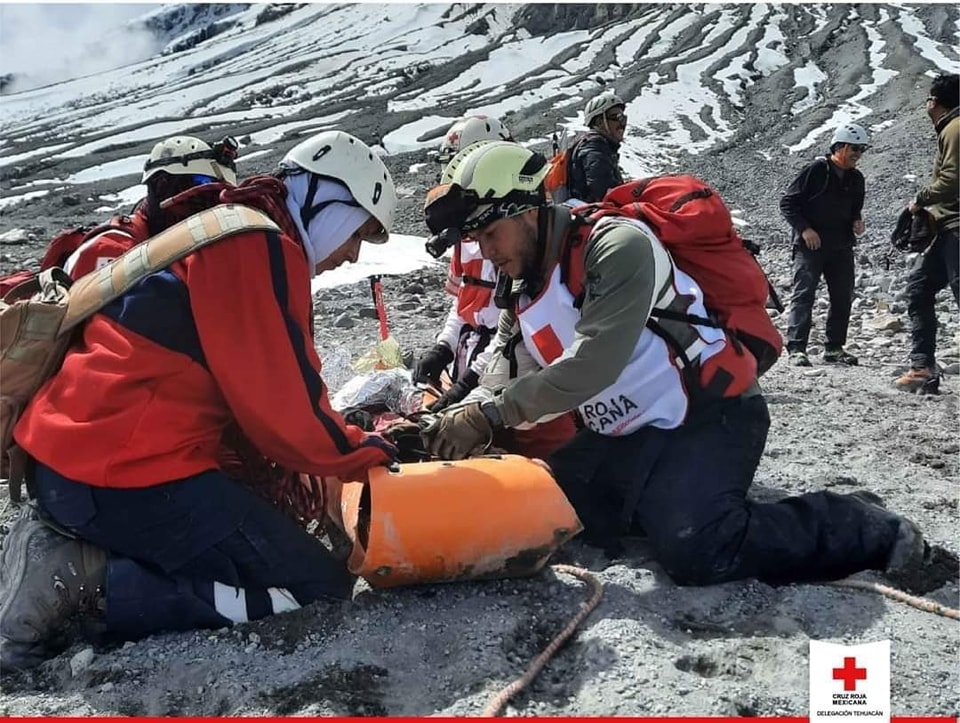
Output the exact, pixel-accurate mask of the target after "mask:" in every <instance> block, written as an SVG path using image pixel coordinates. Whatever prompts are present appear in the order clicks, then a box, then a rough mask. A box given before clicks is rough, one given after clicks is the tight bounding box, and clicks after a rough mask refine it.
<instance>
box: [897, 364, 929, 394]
mask: <svg viewBox="0 0 960 723" xmlns="http://www.w3.org/2000/svg"><path fill="white" fill-rule="evenodd" d="M893 386H894V388H895V389H898V390H899V391H901V392H911V393H912V394H937V393H939V392H940V375H939V374H935V373H933V372H931V371H930V370H929V369H927V368H923V369H911V370H910V371H908V372H907V373H906V374H904V375H903V376H902V377H900V378H899V379H897V380H896V381H894V383H893Z"/></svg>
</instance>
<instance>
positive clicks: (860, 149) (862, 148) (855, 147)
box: [847, 143, 870, 153]
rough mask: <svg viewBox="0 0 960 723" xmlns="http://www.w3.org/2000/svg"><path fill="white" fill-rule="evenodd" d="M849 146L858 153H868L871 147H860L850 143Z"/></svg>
mask: <svg viewBox="0 0 960 723" xmlns="http://www.w3.org/2000/svg"><path fill="white" fill-rule="evenodd" d="M847 145H848V146H850V149H851V150H854V151H856V152H857V153H866V151H867V149H868V148H869V147H870V146H865V145H860V144H858V143H848V144H847Z"/></svg>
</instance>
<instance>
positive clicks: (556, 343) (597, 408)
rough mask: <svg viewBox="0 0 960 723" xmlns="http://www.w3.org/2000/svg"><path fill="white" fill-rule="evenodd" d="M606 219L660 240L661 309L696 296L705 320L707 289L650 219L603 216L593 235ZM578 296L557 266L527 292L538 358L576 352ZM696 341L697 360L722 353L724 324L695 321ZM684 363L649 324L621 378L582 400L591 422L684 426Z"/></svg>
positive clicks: (605, 430)
mask: <svg viewBox="0 0 960 723" xmlns="http://www.w3.org/2000/svg"><path fill="white" fill-rule="evenodd" d="M607 223H630V224H632V225H635V226H638V227H640V229H641V230H642V231H643V232H644V233H645V234H646V235H647V236H649V237H650V238H651V239H653V244H652V246H653V249H654V256H655V260H656V262H655V266H656V274H657V282H656V288H657V289H658V290H659V291H658V296H657V300H656V302H655V304H654V306H655V307H656V308H661V309H665V308H667V307H668V306H669V305H670V303H671V302H672V301H673V300H674V299H675V298H676V297H677V296H678V295H681V294H682V295H683V296H685V297H687V298H688V299H690V300H691V302H690V305H689V306H688V307H687V308H686V309H685V311H686V313H688V314H691V315H696V316H701V317H706V316H707V315H708V314H707V310H706V309H705V308H704V305H703V292H702V291H701V290H700V287H699V286H698V285H697V283H696V282H695V281H694V280H693V279H692V278H690V277H689V276H688V275H687V274H685V273H683V272H682V271H680V269H678V268H677V267H676V266H674V264H673V260H672V259H671V258H670V255H669V253H667V251H666V249H664V248H663V246H662V244H661V243H660V242H659V241H658V240H657V239H656V236H655V235H654V233H653V231H652V230H651V229H650V228H649V227H648V226H646V225H645V224H643V223H641V222H639V221H634V220H632V219H622V218H616V219H601V221H599V222H598V223H597V225H596V227H595V228H594V229H593V232H592V233H591V236H593V234H596V233H597V232H598V231H600V230H601V229H603V228H605V226H606V224H607ZM574 301H575V299H574V297H573V294H571V293H570V291H569V290H568V289H567V288H566V286H564V285H563V283H561V281H560V266H559V264H558V265H557V266H555V267H554V269H553V272H552V273H551V275H550V279H549V281H548V282H547V285H546V287H545V288H544V289H543V290H542V291H541V292H540V294H538V295H537V297H536V298H535V299H530V298H529V297H527V296H521V297H520V299H519V302H518V305H517V319H518V321H519V324H520V331H521V333H522V335H523V343H524V346H525V347H526V348H527V350H528V351H529V352H530V354H531V355H532V356H533V357H534V359H536V360H537V362H538V363H539V364H540V365H541V366H543V367H546V366H548V365H550V364H553V363H557V362H559V361H561V360H563V359H566V358H568V357H572V356H574V350H573V344H574V340H575V338H576V334H575V327H576V324H577V322H578V321H579V320H580V310H579V309H577V308H575V307H574ZM689 326H690V327H692V328H693V329H694V330H695V331H694V333H693V334H691V336H692V338H693V341H692V342H691V343H690V344H689V345H688V346H687V348H686V349H685V350H684V351H685V353H686V356H687V358H688V359H690V361H691V362H695V361H696V360H698V359H699V360H700V361H701V362H704V361H706V360H707V359H709V358H710V357H712V356H713V355H714V354H717V353H719V352H720V351H722V350H723V348H724V346H725V344H726V343H727V341H726V336H725V334H724V332H723V330H721V329H717V328H714V327H709V326H700V325H692V324H691V325H689ZM682 364H683V362H682V361H681V360H680V359H679V358H678V357H677V355H676V354H675V353H674V351H673V350H672V349H671V348H670V347H669V346H668V345H667V343H666V342H665V341H664V340H663V339H661V338H660V337H659V336H657V335H656V334H655V333H654V332H652V331H651V330H650V329H649V328H646V327H645V328H644V329H643V331H642V332H641V334H640V338H639V339H638V340H637V345H636V346H635V347H634V350H633V353H631V355H630V358H629V360H628V361H627V364H626V366H625V367H624V368H623V370H622V371H621V372H620V374H619V375H618V376H617V379H616V381H614V383H613V384H611V385H610V386H609V387H607V388H606V389H604V390H602V391H601V392H600V393H599V394H597V395H595V396H594V397H592V398H590V399H588V400H587V401H586V402H584V403H583V404H581V405H580V407H579V409H580V414H581V416H582V417H583V421H584V423H585V424H586V425H587V426H588V427H589V428H590V429H592V430H593V431H594V432H598V433H600V434H605V435H608V436H619V435H625V434H630V433H631V432H634V431H636V430H637V429H639V428H640V427H644V426H648V425H650V426H654V427H660V428H662V429H674V428H676V427H679V426H680V425H681V424H682V423H683V421H684V419H685V418H686V415H687V410H688V408H689V403H690V399H689V395H688V392H687V390H686V388H685V386H684V384H683V380H682V378H681V372H682Z"/></svg>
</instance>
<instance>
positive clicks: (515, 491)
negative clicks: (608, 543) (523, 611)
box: [324, 455, 583, 587]
mask: <svg viewBox="0 0 960 723" xmlns="http://www.w3.org/2000/svg"><path fill="white" fill-rule="evenodd" d="M369 477H370V481H369V482H345V483H341V482H339V481H336V480H334V479H332V478H326V479H325V480H324V482H325V487H326V496H327V513H328V516H329V517H330V518H331V520H332V522H333V523H334V524H336V525H337V526H338V527H340V529H342V530H343V531H344V532H345V533H346V534H347V536H348V537H349V538H350V540H351V541H352V542H353V549H352V551H351V553H350V557H349V559H348V562H347V567H348V568H349V569H350V571H351V572H352V573H353V574H355V575H359V576H360V577H363V578H364V579H365V580H366V581H367V582H368V583H370V585H372V586H373V587H394V586H397V585H414V584H418V583H433V582H447V581H453V580H475V579H483V578H488V579H492V578H501V577H521V576H525V575H532V574H534V573H536V572H537V571H538V570H540V568H542V567H543V566H544V564H546V562H547V560H548V559H549V557H550V555H551V554H552V553H553V552H554V551H555V550H556V549H557V548H558V547H559V546H560V545H562V544H563V543H564V542H566V541H567V540H569V539H571V538H572V537H573V536H574V535H576V534H577V533H578V532H580V531H581V530H582V529H583V526H582V525H581V524H580V520H579V519H578V518H577V515H576V513H575V512H574V511H573V507H572V506H571V505H570V503H569V502H568V501H567V498H566V497H565V496H564V494H563V492H561V491H560V488H559V487H558V486H557V484H556V482H555V481H554V479H553V475H551V474H550V472H549V470H548V468H547V466H546V464H544V463H542V462H539V461H534V460H530V459H527V458H526V457H520V456H517V455H503V456H496V457H480V458H476V459H467V460H462V461H458V462H421V463H415V464H402V465H399V471H390V470H389V469H388V468H386V467H378V468H376V469H374V470H371V471H370V474H369Z"/></svg>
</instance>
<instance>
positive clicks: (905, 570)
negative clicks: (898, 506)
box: [883, 517, 960, 595]
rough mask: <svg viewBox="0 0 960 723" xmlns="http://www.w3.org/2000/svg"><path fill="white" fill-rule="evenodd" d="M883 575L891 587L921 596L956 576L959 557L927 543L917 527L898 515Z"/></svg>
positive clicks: (958, 568)
mask: <svg viewBox="0 0 960 723" xmlns="http://www.w3.org/2000/svg"><path fill="white" fill-rule="evenodd" d="M883 575H884V577H886V578H887V579H888V580H889V581H890V582H891V583H892V584H893V586H894V587H898V588H900V589H901V590H905V591H907V592H909V593H913V594H914V595H925V594H927V593H928V592H932V591H933V590H938V589H939V588H941V587H943V586H944V585H946V584H947V583H950V582H956V581H957V580H958V579H960V559H958V558H957V556H956V555H954V554H953V553H952V552H950V551H949V550H946V549H944V548H942V547H940V546H939V545H930V544H928V543H927V542H926V541H925V540H924V539H923V534H922V533H921V532H920V528H919V527H917V526H916V525H915V524H914V523H913V522H912V521H911V520H908V519H907V518H906V517H901V518H900V528H899V529H898V530H897V539H896V541H895V542H894V543H893V549H892V550H891V551H890V557H889V558H888V560H887V569H886V570H885V571H884V573H883Z"/></svg>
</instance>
